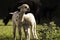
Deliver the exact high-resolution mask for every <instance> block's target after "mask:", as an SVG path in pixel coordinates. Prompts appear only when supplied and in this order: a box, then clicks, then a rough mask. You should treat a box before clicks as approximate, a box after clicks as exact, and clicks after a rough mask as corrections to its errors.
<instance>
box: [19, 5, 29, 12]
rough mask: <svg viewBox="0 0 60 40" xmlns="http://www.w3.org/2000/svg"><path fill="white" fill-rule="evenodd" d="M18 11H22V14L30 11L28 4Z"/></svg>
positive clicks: (20, 7)
mask: <svg viewBox="0 0 60 40" xmlns="http://www.w3.org/2000/svg"><path fill="white" fill-rule="evenodd" d="M18 9H20V11H22V12H27V11H30V7H29V5H28V4H23V5H21V6H19V7H18Z"/></svg>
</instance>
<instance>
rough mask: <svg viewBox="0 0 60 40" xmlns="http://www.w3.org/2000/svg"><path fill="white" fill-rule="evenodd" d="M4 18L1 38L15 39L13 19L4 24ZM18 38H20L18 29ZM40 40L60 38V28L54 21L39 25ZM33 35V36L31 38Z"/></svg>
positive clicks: (57, 39)
mask: <svg viewBox="0 0 60 40" xmlns="http://www.w3.org/2000/svg"><path fill="white" fill-rule="evenodd" d="M2 21H3V20H2V19H1V20H0V40H13V27H12V21H11V20H10V21H9V23H8V25H7V26H4V23H3V22H2ZM16 31H17V32H16V37H17V40H18V39H19V35H18V30H16ZM37 35H38V38H39V39H38V40H60V28H59V27H56V24H54V22H51V23H50V26H47V24H44V25H37ZM22 38H23V39H25V36H24V32H23V29H22ZM32 38H33V37H32V36H31V39H32Z"/></svg>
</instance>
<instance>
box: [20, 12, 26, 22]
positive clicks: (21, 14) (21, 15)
mask: <svg viewBox="0 0 60 40" xmlns="http://www.w3.org/2000/svg"><path fill="white" fill-rule="evenodd" d="M24 15H25V12H22V11H20V13H19V19H20V21H22V20H23V16H24Z"/></svg>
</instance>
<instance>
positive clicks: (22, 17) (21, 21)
mask: <svg viewBox="0 0 60 40" xmlns="http://www.w3.org/2000/svg"><path fill="white" fill-rule="evenodd" d="M18 9H20V12H18V11H16V12H14V13H10V14H13V16H12V21H13V34H14V40H16V37H15V35H16V26H17V27H18V31H19V35H20V40H22V38H21V37H22V36H21V35H22V34H21V27H23V28H24V32H25V37H26V40H30V27H31V29H32V34H33V37H34V39H38V37H37V34H36V21H35V18H34V15H33V14H32V13H27V14H25V13H26V12H27V11H29V10H30V8H29V6H28V5H27V4H23V5H22V6H20V7H18Z"/></svg>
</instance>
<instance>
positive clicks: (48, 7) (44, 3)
mask: <svg viewBox="0 0 60 40" xmlns="http://www.w3.org/2000/svg"><path fill="white" fill-rule="evenodd" d="M21 1H23V0H0V18H4V17H6V16H7V15H8V14H9V12H12V11H16V10H17V9H15V8H17V6H16V4H17V3H18V2H21ZM27 1H29V0H27ZM31 1H33V2H35V3H36V4H38V5H40V7H39V11H37V13H35V16H36V19H38V20H39V19H40V20H39V21H40V22H41V23H43V22H45V20H44V18H45V19H47V18H49V19H53V20H54V21H55V22H56V23H58V24H60V0H31ZM33 8H34V7H33ZM35 8H36V7H35ZM42 20H43V21H42ZM39 21H38V22H39ZM40 22H39V23H40Z"/></svg>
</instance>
